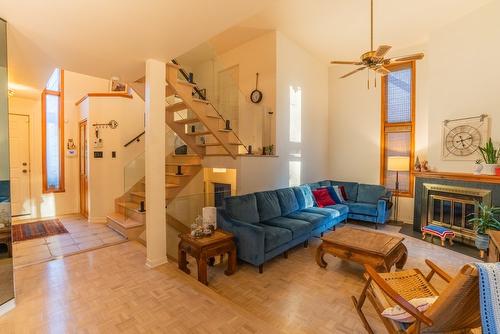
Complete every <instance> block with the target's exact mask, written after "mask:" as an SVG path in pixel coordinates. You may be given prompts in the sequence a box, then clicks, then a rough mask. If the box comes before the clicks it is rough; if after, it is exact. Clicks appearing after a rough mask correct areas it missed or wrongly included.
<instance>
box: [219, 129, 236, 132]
mask: <svg viewBox="0 0 500 334" xmlns="http://www.w3.org/2000/svg"><path fill="white" fill-rule="evenodd" d="M219 131H220V132H233V130H232V129H231V130H227V129H219Z"/></svg>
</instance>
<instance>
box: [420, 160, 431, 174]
mask: <svg viewBox="0 0 500 334" xmlns="http://www.w3.org/2000/svg"><path fill="white" fill-rule="evenodd" d="M428 163H429V162H428V161H427V160H423V161H422V172H430V168H429V165H428Z"/></svg>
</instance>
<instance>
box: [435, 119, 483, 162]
mask: <svg viewBox="0 0 500 334" xmlns="http://www.w3.org/2000/svg"><path fill="white" fill-rule="evenodd" d="M488 132H489V118H488V116H487V115H480V116H474V117H464V118H458V119H454V120H445V121H443V140H442V154H441V155H442V159H443V160H476V159H478V158H479V157H480V154H479V149H478V147H479V146H482V145H483V144H484V142H485V141H486V140H487V138H488Z"/></svg>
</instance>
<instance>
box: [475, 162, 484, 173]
mask: <svg viewBox="0 0 500 334" xmlns="http://www.w3.org/2000/svg"><path fill="white" fill-rule="evenodd" d="M482 170H483V165H481V164H475V165H474V169H473V174H474V175H479V174H481V171H482Z"/></svg>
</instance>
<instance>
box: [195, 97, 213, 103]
mask: <svg viewBox="0 0 500 334" xmlns="http://www.w3.org/2000/svg"><path fill="white" fill-rule="evenodd" d="M193 101H194V102H200V103H205V104H209V103H210V101H209V100H202V99H197V98H195V97H193Z"/></svg>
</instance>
